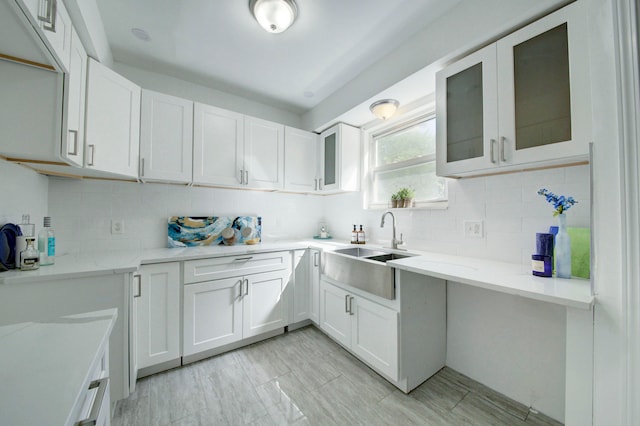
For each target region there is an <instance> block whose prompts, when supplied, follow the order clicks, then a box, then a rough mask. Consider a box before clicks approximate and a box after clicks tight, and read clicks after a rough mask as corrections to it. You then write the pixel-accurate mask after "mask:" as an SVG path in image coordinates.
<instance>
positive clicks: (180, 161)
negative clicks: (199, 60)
mask: <svg viewBox="0 0 640 426" xmlns="http://www.w3.org/2000/svg"><path fill="white" fill-rule="evenodd" d="M192 150H193V102H192V101H189V100H186V99H181V98H177V97H175V96H169V95H165V94H162V93H158V92H153V91H151V90H142V105H141V116H140V179H141V180H142V181H161V182H177V183H189V182H191V178H192V176H191V169H192V167H191V166H192V161H193V158H192V157H193V156H192Z"/></svg>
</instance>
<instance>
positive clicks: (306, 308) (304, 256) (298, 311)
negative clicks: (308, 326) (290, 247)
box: [289, 250, 311, 323]
mask: <svg viewBox="0 0 640 426" xmlns="http://www.w3.org/2000/svg"><path fill="white" fill-rule="evenodd" d="M309 267H310V262H309V251H308V250H296V251H294V252H293V274H291V280H290V281H289V286H291V289H292V292H293V298H292V302H293V303H291V308H292V312H291V322H292V323H296V322H300V321H304V320H307V319H309V315H310V305H311V291H310V290H311V283H310V280H309V279H310V277H311V275H310V272H309Z"/></svg>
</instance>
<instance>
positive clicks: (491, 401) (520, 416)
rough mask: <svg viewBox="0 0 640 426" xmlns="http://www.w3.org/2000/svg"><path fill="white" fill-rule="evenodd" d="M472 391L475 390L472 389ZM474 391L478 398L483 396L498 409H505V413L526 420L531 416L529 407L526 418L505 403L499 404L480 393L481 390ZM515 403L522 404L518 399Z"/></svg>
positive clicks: (483, 398)
mask: <svg viewBox="0 0 640 426" xmlns="http://www.w3.org/2000/svg"><path fill="white" fill-rule="evenodd" d="M471 392H473V391H471ZM474 393H475V395H476V396H477V397H478V398H481V399H482V400H484V401H486V402H487V403H489V404H491V405H493V406H494V407H496V408H497V409H499V410H501V411H503V412H505V413H508V414H511V415H512V416H514V417H517V418H518V419H520V420H522V421H525V419H526V418H527V417H528V416H529V409H527V410H526V414H524V418H523V417H522V415H521V414H520V413H518V412H515V411H513V410H510V409H508V408H507V407H505V406H503V405H500V404H498V403H496V402H494V400H492V399H491V398H490V397H488V396H485V395H483V394H481V393H479V392H474ZM515 403H516V404H520V403H519V402H517V401H515ZM523 406H524V404H523Z"/></svg>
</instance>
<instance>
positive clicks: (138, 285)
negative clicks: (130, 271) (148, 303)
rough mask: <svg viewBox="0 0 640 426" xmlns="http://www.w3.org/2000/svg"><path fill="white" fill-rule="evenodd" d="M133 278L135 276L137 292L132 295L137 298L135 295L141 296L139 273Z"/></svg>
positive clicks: (140, 277)
mask: <svg viewBox="0 0 640 426" xmlns="http://www.w3.org/2000/svg"><path fill="white" fill-rule="evenodd" d="M133 278H135V280H136V284H137V287H138V294H134V295H133V297H134V298H137V297H140V296H142V276H141V275H136V276H134V277H133Z"/></svg>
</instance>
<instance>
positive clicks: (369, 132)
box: [362, 102, 449, 210]
mask: <svg viewBox="0 0 640 426" xmlns="http://www.w3.org/2000/svg"><path fill="white" fill-rule="evenodd" d="M435 113H436V109H435V102H428V103H427V104H425V105H422V106H420V107H418V108H414V109H412V110H411V111H409V112H407V113H404V114H402V115H398V116H396V117H393V118H391V119H390V120H387V121H384V122H382V123H378V122H376V123H375V124H374V125H372V126H371V127H368V128H364V131H363V142H364V143H363V145H364V147H363V148H364V149H363V158H362V166H363V167H362V169H363V177H364V182H365V185H363V186H364V188H365V191H364V196H363V197H362V198H363V208H364V209H367V210H390V209H391V201H389V202H387V203H374V202H371V196H372V194H373V170H374V168H375V167H374V165H373V156H374V153H375V151H374V148H373V144H374V137H377V136H380V135H383V134H385V133H387V132H393V131H396V130H399V129H401V128H402V127H405V126H410V125H411V124H414V123H416V122H418V121H420V120H422V119H425V118H428V117H430V116H435ZM430 157H431V156H430ZM433 161H435V154H434V155H433ZM413 162H415V163H416V164H417V163H422V162H424V160H408V161H407V162H406V163H407V164H406V165H411V164H410V163H413ZM394 166H397V164H396V165H394ZM393 168H395V167H393ZM447 181H448V180H447ZM445 196H446V197H447V199H444V200H433V201H419V202H415V204H414V207H408V208H396V209H393V210H445V209H447V208H448V207H449V201H448V196H449V188H448V184H447V187H446V188H445Z"/></svg>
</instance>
